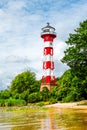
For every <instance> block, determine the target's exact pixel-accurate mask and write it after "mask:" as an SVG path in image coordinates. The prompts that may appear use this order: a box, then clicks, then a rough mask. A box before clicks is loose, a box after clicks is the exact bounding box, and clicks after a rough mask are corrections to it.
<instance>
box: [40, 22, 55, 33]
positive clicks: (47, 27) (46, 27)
mask: <svg viewBox="0 0 87 130" xmlns="http://www.w3.org/2000/svg"><path fill="white" fill-rule="evenodd" d="M47 29H51V30H53V31H55V28H54V27H52V26H50V23H47V26H45V27H43V28H42V30H43V31H44V30H47Z"/></svg>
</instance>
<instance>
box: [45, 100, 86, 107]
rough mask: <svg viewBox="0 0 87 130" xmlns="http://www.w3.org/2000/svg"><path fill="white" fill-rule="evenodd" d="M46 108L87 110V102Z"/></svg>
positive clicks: (53, 105)
mask: <svg viewBox="0 0 87 130" xmlns="http://www.w3.org/2000/svg"><path fill="white" fill-rule="evenodd" d="M44 107H45V108H75V109H87V100H85V101H80V102H72V103H56V104H50V105H45V106H44Z"/></svg>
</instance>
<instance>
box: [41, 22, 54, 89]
mask: <svg viewBox="0 0 87 130" xmlns="http://www.w3.org/2000/svg"><path fill="white" fill-rule="evenodd" d="M41 38H43V40H44V48H43V74H42V82H41V86H40V91H42V89H43V88H44V87H46V88H47V89H48V90H49V91H50V90H51V88H52V86H54V85H56V78H55V75H54V60H53V55H54V48H53V41H54V38H56V32H55V28H54V27H52V26H50V24H49V23H47V26H45V27H43V28H42V33H41Z"/></svg>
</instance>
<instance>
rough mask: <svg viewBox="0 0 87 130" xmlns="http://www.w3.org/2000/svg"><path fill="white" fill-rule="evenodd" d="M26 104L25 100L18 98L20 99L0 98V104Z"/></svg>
mask: <svg viewBox="0 0 87 130" xmlns="http://www.w3.org/2000/svg"><path fill="white" fill-rule="evenodd" d="M23 105H26V102H25V101H24V100H20V99H13V98H9V99H6V100H4V99H1V100H0V106H2V107H3V106H23Z"/></svg>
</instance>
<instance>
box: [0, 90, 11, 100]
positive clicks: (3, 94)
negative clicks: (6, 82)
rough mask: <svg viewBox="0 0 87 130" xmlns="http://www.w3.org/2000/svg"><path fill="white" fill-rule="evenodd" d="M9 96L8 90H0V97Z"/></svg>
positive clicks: (5, 97) (6, 97)
mask: <svg viewBox="0 0 87 130" xmlns="http://www.w3.org/2000/svg"><path fill="white" fill-rule="evenodd" d="M10 96H11V93H10V91H9V90H2V91H1V92H0V99H8V98H9V97H10Z"/></svg>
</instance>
